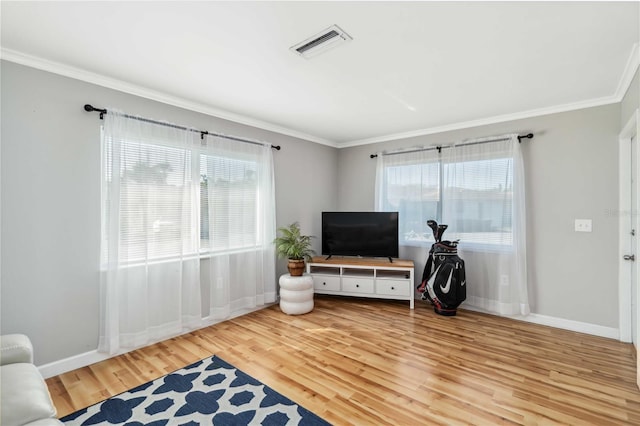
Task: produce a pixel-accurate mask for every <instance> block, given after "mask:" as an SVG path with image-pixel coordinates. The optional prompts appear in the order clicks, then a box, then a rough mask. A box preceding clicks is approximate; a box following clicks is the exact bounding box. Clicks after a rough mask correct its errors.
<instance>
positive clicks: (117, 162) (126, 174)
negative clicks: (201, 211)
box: [98, 109, 201, 354]
mask: <svg viewBox="0 0 640 426" xmlns="http://www.w3.org/2000/svg"><path fill="white" fill-rule="evenodd" d="M198 136H199V135H197V134H195V137H194V133H192V132H188V131H184V130H180V129H177V128H174V127H168V126H159V125H156V124H151V123H148V122H145V121H141V120H137V119H132V118H127V117H126V116H125V115H124V114H122V113H120V112H118V111H115V110H113V109H109V113H108V114H107V115H106V119H105V123H104V133H103V155H102V262H101V265H102V267H101V312H100V341H99V347H98V349H99V350H100V351H102V352H108V353H111V354H113V353H116V352H119V351H120V350H122V349H127V348H134V347H138V346H141V345H145V344H149V343H151V342H154V341H158V340H161V339H164V338H167V337H170V336H172V335H176V334H179V333H182V332H184V331H187V330H190V329H193V328H196V327H198V326H199V325H200V324H201V309H200V304H201V302H200V280H199V268H200V264H199V258H198V239H199V237H198V233H197V229H198V225H197V222H196V221H197V211H196V208H195V207H197V200H196V197H197V192H196V191H194V185H193V178H194V170H193V166H192V149H193V147H194V145H195V144H197V142H198V141H199V137H198ZM195 176H197V174H196V175H195Z"/></svg>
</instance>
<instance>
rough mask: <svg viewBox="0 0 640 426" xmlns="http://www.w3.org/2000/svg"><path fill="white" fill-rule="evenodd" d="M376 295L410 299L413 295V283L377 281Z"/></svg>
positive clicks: (406, 281)
mask: <svg viewBox="0 0 640 426" xmlns="http://www.w3.org/2000/svg"><path fill="white" fill-rule="evenodd" d="M376 294H381V295H385V296H405V297H408V296H410V295H411V283H410V282H409V280H377V281H376Z"/></svg>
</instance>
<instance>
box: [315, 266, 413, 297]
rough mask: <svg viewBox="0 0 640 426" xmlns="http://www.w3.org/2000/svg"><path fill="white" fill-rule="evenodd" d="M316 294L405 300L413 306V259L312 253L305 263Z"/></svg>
mask: <svg viewBox="0 0 640 426" xmlns="http://www.w3.org/2000/svg"><path fill="white" fill-rule="evenodd" d="M307 273H309V274H310V275H311V276H312V277H313V288H314V292H315V293H317V294H334V295H338V296H357V297H374V298H378V299H396V300H408V301H409V308H410V309H413V305H414V289H413V261H412V260H403V259H393V262H389V260H388V259H377V258H359V257H331V258H329V259H327V258H325V257H322V256H316V257H314V258H313V259H312V260H311V262H308V263H307Z"/></svg>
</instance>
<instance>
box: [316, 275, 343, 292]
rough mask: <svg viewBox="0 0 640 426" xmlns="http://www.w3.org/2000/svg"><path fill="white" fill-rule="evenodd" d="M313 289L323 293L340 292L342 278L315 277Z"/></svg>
mask: <svg viewBox="0 0 640 426" xmlns="http://www.w3.org/2000/svg"><path fill="white" fill-rule="evenodd" d="M313 288H314V289H316V290H321V291H322V290H328V291H340V277H339V276H328V275H313Z"/></svg>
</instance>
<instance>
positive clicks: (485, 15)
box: [0, 1, 640, 147]
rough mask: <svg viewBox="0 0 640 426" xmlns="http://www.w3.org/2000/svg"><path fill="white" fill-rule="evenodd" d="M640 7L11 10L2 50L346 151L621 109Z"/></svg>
mask: <svg viewBox="0 0 640 426" xmlns="http://www.w3.org/2000/svg"><path fill="white" fill-rule="evenodd" d="M639 4H640V3H638V2H622V3H620V2H526V3H525V2H382V1H380V2H181V1H175V2H11V1H2V2H1V5H0V8H1V9H0V12H1V19H2V22H1V24H2V33H1V36H2V38H1V46H2V57H3V58H4V59H7V60H10V61H14V62H19V63H25V64H27V65H31V66H36V67H39V68H42V69H47V70H50V71H54V72H58V73H60V74H63V75H69V76H73V77H76V78H81V79H84V80H87V81H92V82H95V83H98V84H102V85H105V86H108V87H113V88H117V89H120V90H124V91H127V92H130V93H134V94H138V95H142V96H145V97H149V98H152V99H157V100H161V101H164V102H168V103H172V104H175V105H179V106H184V107H187V108H191V109H194V110H197V111H201V112H206V113H210V114H213V115H217V116H220V117H223V118H228V119H232V120H234V121H238V122H241V123H246V124H251V125H255V126H258V127H262V128H265V129H270V130H276V131H280V132H282V133H286V134H290V135H294V136H299V137H303V138H306V139H309V140H313V141H316V142H320V143H325V144H328V145H332V146H339V147H340V146H352V145H357V144H362V143H369V142H375V141H381V140H386V139H392V138H395V137H398V136H408V135H416V134H424V133H433V132H436V131H441V130H447V129H452V128H460V127H466V126H470V125H473V124H482V123H488V122H497V121H504V120H507V119H513V118H520V117H526V116H530V115H539V114H542V113H546V112H554V111H561V110H568V109H575V108H580V107H585V106H591V105H602V104H607V103H613V102H617V101H620V98H621V96H622V95H623V94H624V91H625V90H626V89H627V86H628V83H629V80H630V76H632V75H633V72H634V71H635V69H636V68H637V66H638V48H637V43H638V40H639V39H640V36H639V31H640V30H639V17H640V11H639ZM333 24H337V25H339V26H340V27H341V28H342V29H343V30H345V31H346V32H347V33H348V34H349V35H351V37H353V41H351V42H349V43H345V44H343V45H341V46H339V47H337V48H335V49H333V50H329V51H327V52H325V53H323V54H321V55H318V56H316V57H313V58H311V59H304V58H302V57H299V56H297V55H295V54H294V53H292V52H291V51H290V50H289V47H291V46H293V45H294V44H296V43H298V42H300V41H302V40H304V39H306V38H308V37H311V36H313V35H315V34H316V33H318V32H320V31H321V30H323V29H325V28H327V27H329V26H330V25H333ZM96 106H98V107H104V105H96ZM130 112H131V113H135V111H130Z"/></svg>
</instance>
